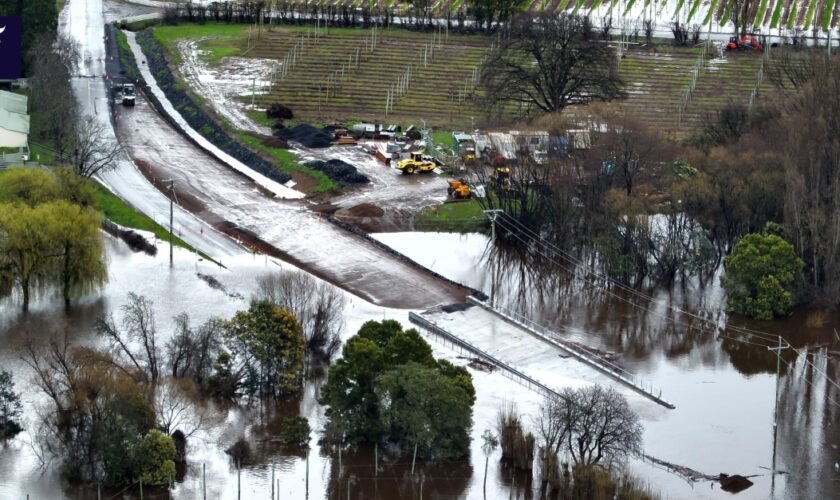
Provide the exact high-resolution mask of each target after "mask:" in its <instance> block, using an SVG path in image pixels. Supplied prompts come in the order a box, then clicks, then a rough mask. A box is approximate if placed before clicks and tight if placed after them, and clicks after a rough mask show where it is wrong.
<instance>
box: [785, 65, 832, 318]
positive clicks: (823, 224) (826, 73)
mask: <svg viewBox="0 0 840 500" xmlns="http://www.w3.org/2000/svg"><path fill="white" fill-rule="evenodd" d="M814 72H815V73H814V77H813V78H812V79H811V80H810V81H809V82H808V83H807V84H805V85H803V86H802V88H801V89H800V92H799V93H797V94H796V95H795V96H793V97H791V98H789V99H788V100H787V101H786V103H785V111H784V113H785V118H784V125H785V129H786V132H787V134H786V138H787V141H788V142H787V144H785V146H786V147H785V148H784V151H785V152H786V153H787V155H788V159H787V161H786V165H785V180H786V182H785V186H786V193H785V222H786V224H787V227H788V228H789V229H790V233H791V237H792V239H793V241H794V242H795V244H796V247H797V250H798V251H799V253H800V255H802V257H803V259H805V261H806V263H807V265H808V271H809V273H810V277H811V284H812V285H813V288H814V290H815V291H816V292H817V293H818V296H819V298H820V299H821V300H823V301H824V302H827V303H830V304H840V143H838V140H837V130H838V127H840V63H838V62H837V61H836V60H833V59H828V58H826V59H823V63H822V64H820V65H818V66H817V67H816V68H814Z"/></svg>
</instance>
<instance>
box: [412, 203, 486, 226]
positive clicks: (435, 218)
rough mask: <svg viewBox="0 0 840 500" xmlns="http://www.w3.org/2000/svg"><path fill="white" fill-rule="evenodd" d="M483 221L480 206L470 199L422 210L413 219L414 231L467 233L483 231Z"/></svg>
mask: <svg viewBox="0 0 840 500" xmlns="http://www.w3.org/2000/svg"><path fill="white" fill-rule="evenodd" d="M485 220H486V219H485V217H484V212H483V211H482V209H481V205H479V204H478V201H477V200H475V199H471V200H469V201H459V202H456V203H444V204H442V205H437V206H434V207H431V208H426V209H423V211H422V212H421V213H420V214H418V216H417V218H416V219H415V229H417V230H419V231H434V230H437V231H446V232H455V233H467V232H473V231H477V230H481V229H483V228H484V224H485Z"/></svg>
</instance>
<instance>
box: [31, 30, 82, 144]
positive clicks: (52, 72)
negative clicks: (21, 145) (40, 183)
mask: <svg viewBox="0 0 840 500" xmlns="http://www.w3.org/2000/svg"><path fill="white" fill-rule="evenodd" d="M27 58H28V61H29V68H30V70H29V73H30V75H29V88H30V103H31V110H30V112H31V113H32V114H33V115H37V116H39V117H40V118H39V119H38V120H34V122H35V123H37V124H38V128H37V129H35V130H33V131H32V133H33V135H34V136H35V137H36V138H37V139H41V140H44V141H48V142H49V143H50V146H51V147H52V149H53V150H54V151H55V153H56V156H57V157H58V158H59V159H64V158H65V157H66V152H67V150H68V149H69V148H70V146H71V143H72V142H73V136H74V135H75V130H76V114H77V112H76V99H75V97H73V89H72V87H71V86H70V81H71V75H72V73H73V71H74V70H75V67H76V64H77V62H78V60H79V48H78V45H77V44H76V43H75V42H73V41H72V40H71V39H69V38H66V37H63V36H59V37H58V38H55V37H53V36H50V35H48V34H44V35H39V36H38V38H37V39H36V40H35V41H34V42H33V44H32V46H31V47H30V49H29V51H28V52H27Z"/></svg>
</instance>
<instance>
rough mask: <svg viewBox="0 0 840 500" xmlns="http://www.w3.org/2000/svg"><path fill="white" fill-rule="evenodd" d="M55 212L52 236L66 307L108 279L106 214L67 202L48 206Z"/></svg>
mask: <svg viewBox="0 0 840 500" xmlns="http://www.w3.org/2000/svg"><path fill="white" fill-rule="evenodd" d="M47 208H48V209H49V210H51V212H52V216H53V217H52V223H53V224H52V226H51V228H50V233H51V234H50V236H51V240H52V243H53V244H54V245H55V247H56V251H55V253H54V255H55V256H56V263H55V264H56V273H57V278H58V284H59V286H60V287H61V294H62V297H63V298H64V305H65V307H67V308H69V307H70V300H71V299H72V298H73V297H78V296H80V295H82V294H84V293H87V292H90V291H93V290H96V289H98V288H100V287H101V286H102V285H103V284H104V283H105V280H106V278H107V269H106V267H105V260H104V257H103V255H104V251H103V248H102V238H101V236H100V233H99V226H100V225H101V223H102V217H101V216H100V215H99V214H98V213H97V212H94V211H92V210H88V209H84V208H82V207H80V206H79V205H73V204H70V203H68V202H66V201H57V202H54V203H51V204H49V205H47Z"/></svg>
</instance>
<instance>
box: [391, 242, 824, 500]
mask: <svg viewBox="0 0 840 500" xmlns="http://www.w3.org/2000/svg"><path fill="white" fill-rule="evenodd" d="M377 238H378V239H380V240H381V241H383V242H385V243H387V244H389V245H392V246H393V247H394V248H396V249H397V250H398V251H401V252H404V253H406V254H407V255H409V256H411V257H412V258H414V259H416V260H418V261H419V262H421V263H423V264H425V265H427V266H429V267H431V268H432V269H433V270H435V271H436V272H439V273H441V274H443V275H445V276H448V277H450V278H452V279H455V280H458V281H460V282H462V283H464V284H467V285H469V286H472V287H475V288H478V289H481V290H483V291H485V292H487V293H488V294H490V291H491V289H492V288H493V280H492V279H491V273H489V272H487V270H488V269H490V268H491V266H490V265H489V260H488V259H489V255H490V254H489V252H488V248H487V237H486V236H484V235H477V234H467V235H458V234H429V233H386V234H378V235H377ZM443 248H447V249H452V250H451V251H447V252H442V251H439V249H443ZM496 269H501V271H499V272H497V275H498V278H497V281H496V283H495V288H496V298H497V301H498V302H499V303H501V304H505V305H508V306H510V307H512V308H514V309H517V310H520V311H523V312H526V313H527V314H528V315H529V316H530V317H532V318H534V319H535V320H538V321H540V322H541V323H543V324H546V325H551V326H553V327H554V328H555V329H556V331H557V332H558V333H560V334H561V335H562V337H563V338H567V339H569V340H575V341H578V342H581V343H584V344H586V345H589V346H592V347H596V348H599V349H602V350H605V351H610V352H614V353H616V354H617V356H618V359H619V360H620V362H621V364H622V365H624V366H625V367H626V368H628V369H629V370H630V371H632V372H634V373H635V374H637V375H640V376H642V377H644V378H645V379H647V380H650V381H651V382H652V383H654V385H656V386H659V387H661V388H662V393H663V396H664V397H666V398H667V399H669V400H670V401H672V402H674V403H675V404H676V407H677V408H676V410H672V411H660V410H659V409H658V408H654V405H650V404H648V405H644V406H641V407H639V406H638V405H636V407H635V409H636V410H637V411H639V413H640V414H641V415H642V417H643V420H644V425H645V445H644V448H645V452H646V453H647V454H649V455H652V456H655V457H657V458H659V459H663V460H667V461H668V462H672V463H675V464H679V465H683V466H687V467H691V468H693V469H696V470H699V471H702V472H704V473H706V474H718V473H720V472H724V473H728V474H733V473H737V474H742V475H745V476H748V475H757V476H756V477H751V478H750V480H751V481H753V482H754V483H755V485H754V486H753V487H752V488H750V489H749V490H746V491H744V492H743V493H740V494H738V497H739V498H768V497H775V498H833V497H835V496H836V495H837V492H838V490H840V486H838V481H840V473H838V471H837V470H836V467H835V465H834V464H835V463H836V462H838V461H840V450H838V446H840V430H838V427H837V424H838V422H840V406H838V403H840V391H838V390H837V389H838V387H837V386H836V381H837V380H838V372H837V370H838V360H837V357H838V355H840V353H838V351H840V348H838V346H840V342H838V339H837V338H836V336H835V335H836V334H835V332H834V329H835V328H837V325H838V324H840V315H838V314H837V313H836V312H829V311H797V313H795V314H794V315H793V316H791V317H789V318H784V319H781V320H778V321H775V322H753V321H747V320H744V319H742V318H734V317H733V318H730V317H727V315H726V314H725V313H723V312H721V310H720V309H721V307H722V304H724V302H723V301H722V300H721V299H722V297H721V294H722V291H721V289H720V288H719V286H718V281H717V278H715V279H714V280H710V282H709V283H707V285H706V286H705V287H700V286H699V285H696V284H686V285H684V286H675V287H673V288H654V289H652V290H645V293H646V294H650V295H652V296H653V300H652V301H643V300H641V299H639V298H638V297H634V296H632V295H629V294H620V293H618V292H617V291H616V290H614V289H608V290H605V289H604V288H603V287H597V286H594V285H587V286H584V285H582V284H581V283H580V282H578V281H569V280H568V279H562V271H558V272H555V273H554V274H553V275H552V274H551V273H546V277H544V278H542V279H538V278H537V277H536V276H534V275H533V274H531V272H530V271H529V270H528V268H527V266H523V265H517V262H516V261H515V259H506V260H504V262H499V263H498V265H497V266H496ZM550 276H554V277H555V278H554V279H552V278H550ZM558 276H561V278H558ZM675 311H692V312H693V313H695V314H697V315H699V316H702V317H704V318H708V321H706V322H701V321H699V320H698V319H697V318H695V317H692V316H690V315H688V314H680V313H677V312H675ZM712 325H722V326H723V325H726V326H729V327H730V328H729V329H727V330H725V331H723V332H722V333H717V334H716V333H715V332H714V331H713V329H712ZM731 327H748V328H751V329H753V330H760V331H764V332H768V333H770V334H772V335H771V336H766V340H765V336H746V335H744V334H743V333H739V332H737V331H735V330H733V329H732V328H731ZM774 335H781V336H782V337H783V338H784V340H785V341H786V342H789V343H790V344H791V345H792V346H793V347H794V348H795V349H796V350H795V352H794V351H793V350H787V351H785V352H783V356H782V362H781V379H780V388H779V401H780V402H779V432H778V440H777V469H779V470H782V471H786V472H788V473H789V474H786V475H781V476H777V477H776V478H775V481H774V480H773V479H772V478H771V476H770V475H769V473H768V472H769V471H768V469H769V468H770V467H771V465H772V459H773V411H774V396H775V390H776V377H775V370H776V356H775V355H774V354H773V353H771V352H769V351H768V350H767V347H768V346H769V345H772V344H773V341H772V340H770V339H772V338H773V337H772V336H774ZM632 468H633V469H634V472H636V473H637V474H638V475H639V476H640V477H642V478H643V479H645V480H648V481H650V483H651V484H652V485H654V486H655V489H657V490H659V491H661V492H662V493H663V494H665V495H667V496H668V497H670V498H686V497H691V498H695V497H700V498H718V497H722V496H728V495H729V494H728V493H725V492H721V491H718V490H717V488H715V489H711V488H710V485H709V484H703V485H702V487H700V486H701V485H700V484H697V485H695V487H697V488H698V489H697V491H695V490H693V489H689V490H686V489H685V483H684V482H683V483H682V485H680V484H679V483H680V480H679V479H678V478H676V477H675V476H673V475H670V474H668V473H666V472H664V471H658V470H656V469H655V468H654V467H652V466H650V465H648V464H644V463H634V464H632ZM703 488H705V489H703Z"/></svg>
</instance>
